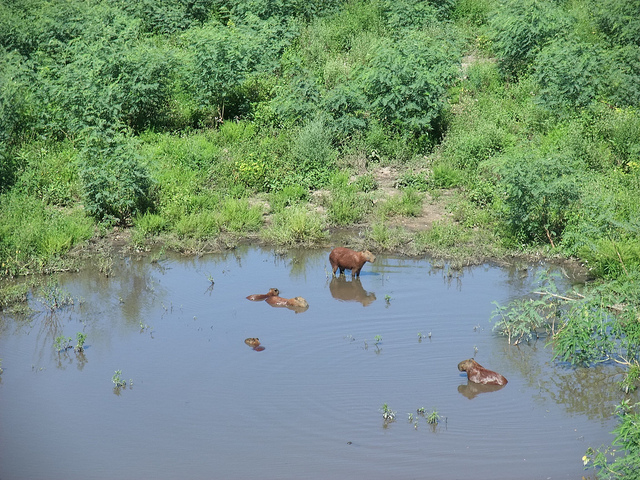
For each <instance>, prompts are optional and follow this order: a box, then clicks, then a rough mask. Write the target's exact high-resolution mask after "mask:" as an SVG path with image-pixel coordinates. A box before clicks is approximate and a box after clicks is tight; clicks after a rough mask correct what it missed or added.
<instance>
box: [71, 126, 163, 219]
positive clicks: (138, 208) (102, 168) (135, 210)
mask: <svg viewBox="0 0 640 480" xmlns="http://www.w3.org/2000/svg"><path fill="white" fill-rule="evenodd" d="M80 179H81V181H82V185H83V190H84V200H85V205H84V206H85V210H86V211H87V212H88V213H89V214H90V215H91V216H93V217H95V218H96V219H98V220H100V221H102V222H107V223H119V224H128V223H130V222H131V220H132V218H133V217H134V216H136V215H138V214H140V213H144V212H145V211H147V210H148V209H149V208H150V207H152V206H153V199H152V192H151V189H152V186H153V181H152V179H151V177H150V176H149V174H148V172H147V169H146V167H145V166H144V165H142V163H141V161H140V158H139V156H138V153H137V150H136V144H135V143H134V141H133V140H132V139H130V138H127V137H125V136H123V135H122V134H113V133H109V132H106V133H105V132H101V133H98V134H96V135H93V136H90V137H87V141H86V146H85V148H84V149H83V151H82V153H81V160H80Z"/></svg>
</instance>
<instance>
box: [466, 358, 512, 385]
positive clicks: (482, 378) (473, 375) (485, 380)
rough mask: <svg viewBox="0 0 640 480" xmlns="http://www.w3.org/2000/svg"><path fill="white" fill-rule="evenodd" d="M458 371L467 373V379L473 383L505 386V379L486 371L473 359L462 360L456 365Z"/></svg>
mask: <svg viewBox="0 0 640 480" xmlns="http://www.w3.org/2000/svg"><path fill="white" fill-rule="evenodd" d="M458 370H460V371H461V372H467V378H468V379H469V380H470V381H472V382H474V383H481V384H483V385H506V384H507V379H506V378H504V377H503V376H502V375H500V374H499V373H496V372H493V371H491V370H487V369H486V368H484V367H483V366H482V365H480V364H479V363H478V362H476V361H475V360H474V359H473V358H470V359H468V360H463V361H462V362H460V363H459V364H458Z"/></svg>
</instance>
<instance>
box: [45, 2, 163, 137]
mask: <svg viewBox="0 0 640 480" xmlns="http://www.w3.org/2000/svg"><path fill="white" fill-rule="evenodd" d="M93 15H94V16H93V17H92V18H91V20H89V19H87V21H86V23H85V24H84V25H83V27H82V28H83V30H82V35H81V36H78V38H73V41H71V40H69V42H68V44H65V43H62V44H61V45H60V51H59V52H56V53H55V54H52V55H60V56H62V57H63V58H65V61H63V62H57V61H52V59H53V58H54V57H52V59H46V58H45V59H43V60H42V63H43V65H42V68H40V69H39V70H38V78H37V82H38V88H37V89H34V95H35V96H36V98H37V100H38V102H39V104H40V107H41V108H42V109H43V113H44V114H45V115H44V116H43V117H42V118H41V120H40V124H39V128H41V129H42V130H45V131H53V133H54V134H60V133H61V132H65V133H66V134H70V133H71V134H77V133H79V132H81V131H82V130H83V129H85V128H87V127H99V128H107V127H113V126H114V125H119V124H125V125H128V126H130V127H132V128H134V129H136V130H141V129H143V128H146V127H149V126H157V125H162V123H163V119H164V118H165V116H166V113H167V109H168V97H169V93H170V85H171V84H172V80H171V79H170V76H171V72H172V70H173V66H174V58H173V55H172V53H171V51H170V50H169V49H166V48H164V47H161V46H159V45H157V44H156V43H154V42H152V41H144V40H141V39H140V38H139V24H138V22H137V21H135V20H133V19H132V18H131V17H128V16H126V15H124V14H123V13H122V12H121V11H118V10H115V9H114V8H113V7H108V6H105V5H104V4H102V5H100V7H99V8H96V10H95V11H94V12H93ZM73 35H75V33H74V34H73Z"/></svg>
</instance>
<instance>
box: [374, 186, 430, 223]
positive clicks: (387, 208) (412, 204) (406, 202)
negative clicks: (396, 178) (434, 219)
mask: <svg viewBox="0 0 640 480" xmlns="http://www.w3.org/2000/svg"><path fill="white" fill-rule="evenodd" d="M380 211H381V212H382V213H383V214H385V215H400V216H402V217H417V216H418V215H420V213H422V196H421V195H420V194H419V193H418V191H417V190H414V189H413V188H405V189H404V190H403V191H402V193H401V194H400V195H398V196H394V197H391V198H389V199H388V200H387V201H386V202H385V203H384V204H382V206H381V207H380Z"/></svg>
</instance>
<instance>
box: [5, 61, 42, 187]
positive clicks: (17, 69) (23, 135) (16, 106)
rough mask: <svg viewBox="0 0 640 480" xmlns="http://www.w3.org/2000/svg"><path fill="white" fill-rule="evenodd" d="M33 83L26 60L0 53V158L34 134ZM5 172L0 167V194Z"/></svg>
mask: <svg viewBox="0 0 640 480" xmlns="http://www.w3.org/2000/svg"><path fill="white" fill-rule="evenodd" d="M33 81H34V79H33V73H32V71H31V69H30V68H29V66H28V62H26V61H25V58H24V57H22V56H21V55H20V54H18V53H17V52H15V51H14V52H5V51H3V50H2V49H0V155H2V153H3V151H4V150H5V149H6V148H8V147H9V146H11V145H16V144H18V143H20V142H21V141H24V140H26V139H27V138H28V137H29V134H30V132H31V131H32V125H31V124H32V122H33V121H34V114H35V111H34V110H35V108H34V107H35V105H33V104H32V102H31V101H30V100H29V96H30V95H29V89H30V88H31V86H32V84H33ZM3 170H4V169H3V167H0V191H1V190H2V187H3V185H4V184H5V181H3V180H2V178H1V177H2V176H4V175H3V172H2V171H3ZM8 173H10V172H6V173H5V175H6V174H8ZM6 183H9V182H6Z"/></svg>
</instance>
